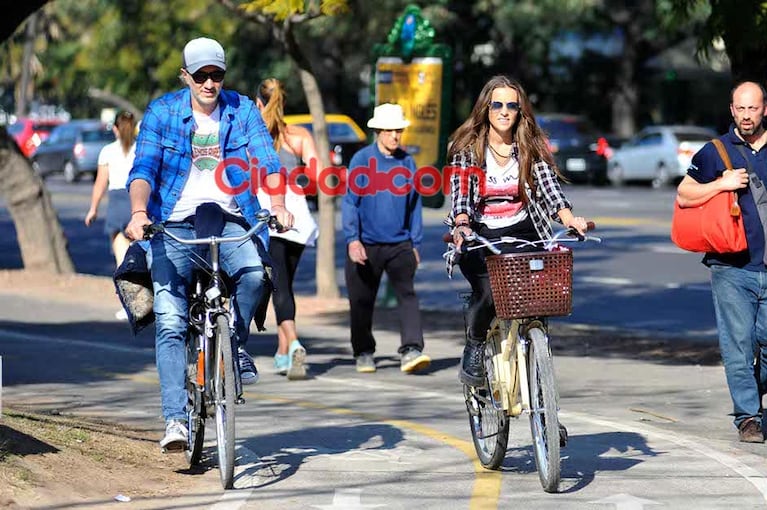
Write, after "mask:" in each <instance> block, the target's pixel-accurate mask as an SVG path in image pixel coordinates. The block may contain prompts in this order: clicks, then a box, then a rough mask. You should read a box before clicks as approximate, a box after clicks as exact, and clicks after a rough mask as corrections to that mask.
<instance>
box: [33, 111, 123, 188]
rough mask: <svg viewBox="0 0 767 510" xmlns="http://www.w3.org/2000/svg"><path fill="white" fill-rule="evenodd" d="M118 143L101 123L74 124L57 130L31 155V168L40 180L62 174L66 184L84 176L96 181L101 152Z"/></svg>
mask: <svg viewBox="0 0 767 510" xmlns="http://www.w3.org/2000/svg"><path fill="white" fill-rule="evenodd" d="M114 141H115V137H114V133H112V130H111V129H108V128H107V126H106V125H105V124H103V123H102V122H101V121H99V120H92V119H82V120H73V121H70V122H67V123H66V124H62V125H60V126H58V127H56V128H55V129H54V130H53V131H51V134H50V136H49V137H48V138H47V139H46V140H45V141H44V142H43V143H41V144H40V146H39V147H38V148H37V150H36V151H35V153H34V154H33V155H32V158H31V162H32V168H33V169H34V170H35V172H36V173H37V174H38V175H40V176H41V177H46V176H48V175H50V174H54V173H59V172H63V173H64V179H65V180H66V181H67V182H75V181H77V180H79V179H80V177H82V175H83V174H90V175H92V176H94V177H95V175H96V170H97V168H98V157H99V152H101V149H102V148H103V147H104V146H105V145H107V144H109V143H112V142H114Z"/></svg>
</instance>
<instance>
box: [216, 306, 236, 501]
mask: <svg viewBox="0 0 767 510" xmlns="http://www.w3.org/2000/svg"><path fill="white" fill-rule="evenodd" d="M234 377H235V376H234V357H233V354H232V339H231V336H230V335H229V321H228V320H227V318H226V316H225V315H219V316H217V317H216V369H215V375H214V381H213V388H214V394H213V398H214V399H215V407H216V447H217V449H218V469H219V472H220V473H221V484H222V485H223V486H224V489H231V488H232V484H233V483H234V406H235V401H236V400H237V394H236V393H235V389H234Z"/></svg>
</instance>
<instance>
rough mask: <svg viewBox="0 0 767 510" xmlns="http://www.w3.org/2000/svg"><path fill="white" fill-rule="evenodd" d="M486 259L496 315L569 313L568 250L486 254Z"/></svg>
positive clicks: (570, 267) (570, 262)
mask: <svg viewBox="0 0 767 510" xmlns="http://www.w3.org/2000/svg"><path fill="white" fill-rule="evenodd" d="M486 260H487V270H488V273H489V275H490V288H491V289H492V292H493V301H494V302H495V314H496V316H497V317H498V318H500V319H522V318H526V317H545V316H558V315H569V314H570V311H571V310H572V303H573V301H572V287H573V278H572V277H573V254H572V252H571V251H570V250H568V249H565V248H560V249H559V250H556V251H540V252H525V253H506V254H502V255H490V256H488V257H487V259H486Z"/></svg>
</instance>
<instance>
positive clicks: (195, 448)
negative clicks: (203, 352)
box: [184, 335, 205, 467]
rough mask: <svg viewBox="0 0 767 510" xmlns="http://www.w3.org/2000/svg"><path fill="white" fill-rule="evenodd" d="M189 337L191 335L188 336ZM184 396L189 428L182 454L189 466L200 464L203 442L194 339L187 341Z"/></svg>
mask: <svg viewBox="0 0 767 510" xmlns="http://www.w3.org/2000/svg"><path fill="white" fill-rule="evenodd" d="M190 336H191V335H190ZM186 356H187V361H186V394H187V403H186V408H187V424H188V426H189V448H188V449H187V450H186V451H185V452H184V453H185V455H186V460H187V462H189V466H190V467H192V466H195V465H197V464H199V463H200V458H201V457H202V445H203V443H204V441H205V397H204V395H203V391H202V388H200V387H199V386H198V385H197V384H196V381H197V369H198V365H197V343H196V341H195V339H194V338H190V339H189V340H188V341H187V352H186Z"/></svg>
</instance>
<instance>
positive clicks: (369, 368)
mask: <svg viewBox="0 0 767 510" xmlns="http://www.w3.org/2000/svg"><path fill="white" fill-rule="evenodd" d="M375 371H376V362H375V360H374V359H373V354H372V353H369V352H363V353H362V354H360V355H359V356H357V372H360V373H362V374H369V373H372V372H375Z"/></svg>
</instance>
